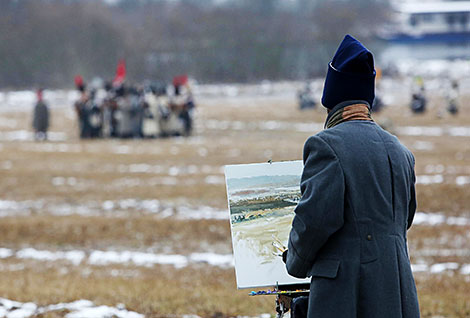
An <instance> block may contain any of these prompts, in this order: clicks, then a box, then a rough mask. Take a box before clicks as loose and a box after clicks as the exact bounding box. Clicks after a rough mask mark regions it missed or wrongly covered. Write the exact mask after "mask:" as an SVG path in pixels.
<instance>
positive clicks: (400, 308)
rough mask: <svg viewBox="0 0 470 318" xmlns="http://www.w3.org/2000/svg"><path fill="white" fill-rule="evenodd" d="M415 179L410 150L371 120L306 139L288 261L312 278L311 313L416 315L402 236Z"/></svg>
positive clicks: (297, 273) (347, 317)
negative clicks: (299, 191)
mask: <svg viewBox="0 0 470 318" xmlns="http://www.w3.org/2000/svg"><path fill="white" fill-rule="evenodd" d="M414 183H415V175H414V157H413V155H412V154H411V152H410V151H409V150H408V149H406V148H405V147H404V146H403V145H402V144H401V143H400V142H399V141H398V139H397V138H396V137H395V136H393V135H391V134H389V133H388V132H386V131H385V130H383V129H382V128H380V127H379V126H378V125H377V124H375V123H374V122H372V121H359V120H356V121H347V122H343V123H340V124H338V125H336V126H334V127H332V128H329V129H326V130H323V131H322V132H320V133H318V134H317V135H315V136H312V137H310V138H309V139H308V140H307V142H306V143H305V147H304V170H303V174H302V179H301V193H302V198H301V200H300V202H299V204H298V205H297V207H296V210H295V217H294V220H293V223H292V230H291V232H290V235H289V242H288V252H287V261H286V266H287V271H288V272H289V274H290V275H292V276H294V277H298V278H305V277H312V278H311V284H310V296H309V308H308V317H311V318H319V317H321V318H327V317H334V318H379V317H380V318H415V317H419V306H418V298H417V293H416V287H415V282H414V279H413V275H412V272H411V266H410V261H409V257H408V248H407V240H406V232H407V229H409V227H410V226H411V223H412V221H413V217H414V213H415V210H416V199H415V189H414Z"/></svg>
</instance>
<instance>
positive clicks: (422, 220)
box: [413, 212, 470, 226]
mask: <svg viewBox="0 0 470 318" xmlns="http://www.w3.org/2000/svg"><path fill="white" fill-rule="evenodd" d="M444 223H445V224H449V225H461V226H465V225H468V224H470V218H466V217H460V216H449V217H447V216H445V215H443V214H438V213H425V212H416V213H415V216H414V219H413V224H414V225H431V226H435V225H439V224H444Z"/></svg>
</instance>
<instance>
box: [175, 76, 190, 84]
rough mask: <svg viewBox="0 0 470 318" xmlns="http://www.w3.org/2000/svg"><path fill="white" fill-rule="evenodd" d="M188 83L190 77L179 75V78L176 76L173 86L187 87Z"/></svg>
mask: <svg viewBox="0 0 470 318" xmlns="http://www.w3.org/2000/svg"><path fill="white" fill-rule="evenodd" d="M187 82H188V75H186V74H185V75H178V76H175V77H173V85H174V86H182V85H186V83H187Z"/></svg>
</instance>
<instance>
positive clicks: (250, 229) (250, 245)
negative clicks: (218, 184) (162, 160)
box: [225, 161, 309, 288]
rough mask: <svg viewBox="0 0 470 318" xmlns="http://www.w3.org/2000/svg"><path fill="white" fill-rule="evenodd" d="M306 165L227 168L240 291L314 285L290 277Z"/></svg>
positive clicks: (273, 164) (263, 165) (281, 163)
mask: <svg viewBox="0 0 470 318" xmlns="http://www.w3.org/2000/svg"><path fill="white" fill-rule="evenodd" d="M302 168H303V165H302V161H287V162H279V163H260V164H247V165H230V166H226V167H225V178H226V182H227V194H228V201H229V209H230V223H231V229H232V243H233V253H234V257H235V272H236V277H237V286H238V288H249V287H267V286H275V285H276V284H279V285H289V284H298V283H308V282H309V280H308V279H297V278H294V277H292V276H290V275H289V274H288V273H287V271H286V268H285V265H284V263H283V262H282V258H281V257H280V256H279V254H280V249H282V248H283V247H285V246H287V240H288V236H289V232H290V229H291V224H292V219H293V217H294V209H295V206H296V205H297V202H298V201H299V199H300V186H299V184H300V177H301V173H302Z"/></svg>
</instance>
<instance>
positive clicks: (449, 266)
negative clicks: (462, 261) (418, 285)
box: [429, 262, 459, 274]
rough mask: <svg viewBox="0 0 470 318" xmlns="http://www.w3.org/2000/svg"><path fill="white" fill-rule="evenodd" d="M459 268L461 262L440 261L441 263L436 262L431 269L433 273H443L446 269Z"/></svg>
mask: <svg viewBox="0 0 470 318" xmlns="http://www.w3.org/2000/svg"><path fill="white" fill-rule="evenodd" d="M457 268H459V264H458V263H450V262H449V263H439V264H434V265H432V266H431V267H430V268H429V270H430V272H431V273H434V274H436V273H442V272H445V271H448V270H456V269H457Z"/></svg>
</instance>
